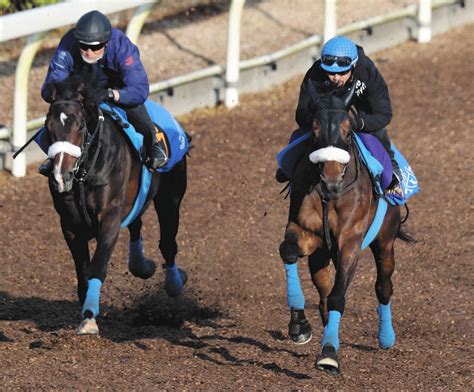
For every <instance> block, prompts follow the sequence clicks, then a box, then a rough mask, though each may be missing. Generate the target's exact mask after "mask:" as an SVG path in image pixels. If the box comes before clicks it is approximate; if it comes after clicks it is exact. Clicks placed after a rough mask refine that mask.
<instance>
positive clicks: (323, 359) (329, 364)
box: [315, 344, 341, 376]
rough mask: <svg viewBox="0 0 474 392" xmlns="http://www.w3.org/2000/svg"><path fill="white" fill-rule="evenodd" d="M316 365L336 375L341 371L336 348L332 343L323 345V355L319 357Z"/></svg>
mask: <svg viewBox="0 0 474 392" xmlns="http://www.w3.org/2000/svg"><path fill="white" fill-rule="evenodd" d="M315 365H316V368H317V369H318V370H322V371H325V372H327V373H329V374H332V375H334V376H337V375H338V374H340V373H341V368H340V366H339V361H338V360H337V353H336V349H335V348H334V347H333V346H332V345H330V344H326V345H325V346H324V347H323V350H322V352H321V355H320V356H319V357H318V358H317V360H316V364H315Z"/></svg>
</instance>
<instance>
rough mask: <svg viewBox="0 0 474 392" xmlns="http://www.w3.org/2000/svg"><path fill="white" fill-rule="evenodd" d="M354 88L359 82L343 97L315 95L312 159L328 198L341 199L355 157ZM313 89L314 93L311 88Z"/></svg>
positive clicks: (323, 190) (322, 188)
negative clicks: (350, 165)
mask: <svg viewBox="0 0 474 392" xmlns="http://www.w3.org/2000/svg"><path fill="white" fill-rule="evenodd" d="M354 90H355V83H354V85H353V86H352V87H351V89H350V90H349V91H347V93H346V94H345V95H344V96H343V97H342V98H339V97H337V96H336V95H334V94H328V95H324V96H322V97H319V98H318V99H315V102H316V106H315V107H316V110H315V113H314V121H313V144H312V145H313V147H314V151H313V152H311V154H310V155H309V159H310V161H311V162H312V163H314V164H316V165H317V166H318V169H319V173H320V177H321V192H322V193H323V194H324V196H325V197H326V198H328V199H337V198H338V197H339V196H340V195H341V193H342V192H343V189H344V175H345V173H346V170H347V166H348V164H349V161H350V158H351V156H350V146H351V140H352V139H351V136H352V122H351V119H350V117H349V106H350V101H351V98H352V95H353V94H354ZM309 91H310V94H312V92H311V91H312V90H311V88H310V90H309ZM313 94H314V90H313Z"/></svg>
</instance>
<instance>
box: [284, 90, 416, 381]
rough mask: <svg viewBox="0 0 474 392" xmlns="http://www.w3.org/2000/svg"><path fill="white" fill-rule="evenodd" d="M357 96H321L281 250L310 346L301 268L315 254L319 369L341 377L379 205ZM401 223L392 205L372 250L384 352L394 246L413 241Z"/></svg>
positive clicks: (298, 326)
mask: <svg viewBox="0 0 474 392" xmlns="http://www.w3.org/2000/svg"><path fill="white" fill-rule="evenodd" d="M353 93H354V86H352V88H351V89H348V90H347V92H346V93H345V95H344V96H343V97H342V98H338V97H337V96H335V95H334V94H328V95H325V96H316V95H315V94H314V92H313V100H314V103H315V112H314V121H313V128H312V131H311V132H312V135H311V138H310V140H309V141H308V150H307V153H306V154H305V156H303V157H302V159H301V160H300V161H299V163H298V164H297V165H296V167H295V171H294V176H293V178H292V180H291V184H290V187H291V193H290V208H289V219H288V224H287V226H286V231H285V239H284V241H283V242H282V244H281V245H280V255H281V257H282V259H283V262H284V263H285V268H286V272H287V289H288V306H289V308H290V323H289V335H290V338H291V339H292V340H293V341H294V342H295V343H298V344H303V343H306V342H308V341H309V340H310V338H311V335H312V332H311V326H310V324H309V322H308V320H307V319H306V317H305V314H304V296H303V293H302V290H301V287H300V284H299V277H298V273H297V267H296V263H297V261H298V258H300V257H308V264H309V271H310V274H311V277H312V281H313V284H314V285H315V287H316V289H317V291H318V293H319V297H320V302H319V311H320V315H321V319H322V323H323V326H324V331H323V336H322V340H321V347H322V352H321V354H320V355H319V356H318V358H317V360H316V367H317V368H318V369H321V370H326V371H328V372H330V373H333V374H337V373H339V372H340V365H339V361H338V358H337V352H338V350H339V322H340V319H341V316H342V315H343V313H344V307H345V295H346V291H347V289H348V287H349V284H350V282H351V279H352V277H353V275H354V272H355V269H356V266H357V261H358V258H359V256H360V254H361V245H362V242H363V240H364V237H365V235H366V233H367V231H368V229H369V226H370V224H371V222H372V220H373V219H374V216H375V214H376V210H377V205H378V196H377V195H376V194H375V193H374V191H373V185H372V183H371V178H370V175H369V173H368V171H367V169H366V167H365V166H364V165H363V164H362V162H361V160H360V157H359V155H358V151H357V147H356V146H355V143H354V139H353V131H354V130H353V125H352V124H353V121H351V113H350V111H349V106H350V101H351V98H352V95H353ZM401 224H402V221H401V212H400V207H399V206H393V205H388V207H387V209H386V213H385V216H384V218H383V223H382V225H381V227H380V230H379V231H378V233H377V235H376V237H375V238H374V240H373V241H372V242H371V243H370V245H369V246H370V249H371V251H372V254H373V256H374V259H375V263H376V268H377V279H376V283H375V292H376V295H377V299H378V302H379V306H378V314H379V333H378V339H379V345H380V346H381V347H382V348H390V347H392V346H393V345H394V344H395V332H394V329H393V326H392V322H391V310H390V297H391V295H392V281H391V276H392V274H393V271H394V267H395V259H394V243H395V240H396V239H397V238H400V239H402V240H404V241H407V242H412V241H413V239H412V238H411V237H410V236H409V235H408V234H407V233H405V232H404V231H403V230H402V228H401ZM331 261H332V262H333V264H334V268H335V277H334V278H333V277H332V267H331V264H330V262H331Z"/></svg>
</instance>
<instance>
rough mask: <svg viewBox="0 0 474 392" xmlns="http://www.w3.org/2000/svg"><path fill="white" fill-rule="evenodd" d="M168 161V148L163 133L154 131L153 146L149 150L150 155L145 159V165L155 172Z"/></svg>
mask: <svg viewBox="0 0 474 392" xmlns="http://www.w3.org/2000/svg"><path fill="white" fill-rule="evenodd" d="M155 129H156V128H155ZM168 161H169V154H168V147H167V145H166V139H165V135H164V133H163V132H161V131H160V130H158V129H156V132H155V137H154V138H153V144H152V146H151V148H150V154H149V157H148V159H147V165H148V167H150V168H151V169H153V170H155V169H158V168H160V167H163V166H165V165H166V164H167V163H168Z"/></svg>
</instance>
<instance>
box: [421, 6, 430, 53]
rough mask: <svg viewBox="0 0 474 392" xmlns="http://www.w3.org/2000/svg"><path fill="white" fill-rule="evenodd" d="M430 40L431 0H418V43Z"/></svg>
mask: <svg viewBox="0 0 474 392" xmlns="http://www.w3.org/2000/svg"><path fill="white" fill-rule="evenodd" d="M430 41H431V0H420V2H419V5H418V43H420V44H424V43H427V42H430Z"/></svg>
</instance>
